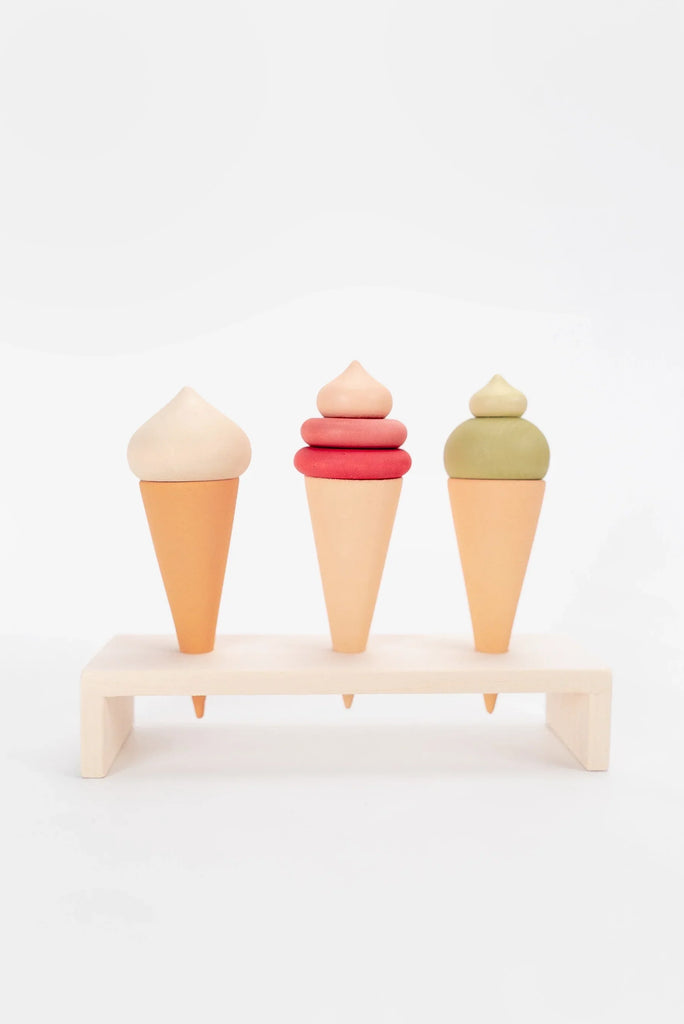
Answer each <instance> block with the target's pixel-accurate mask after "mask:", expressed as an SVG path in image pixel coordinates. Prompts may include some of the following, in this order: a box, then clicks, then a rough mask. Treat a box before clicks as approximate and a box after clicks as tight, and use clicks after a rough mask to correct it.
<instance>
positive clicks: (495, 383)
mask: <svg viewBox="0 0 684 1024" xmlns="http://www.w3.org/2000/svg"><path fill="white" fill-rule="evenodd" d="M526 409H527V399H526V398H525V396H524V395H523V393H522V392H521V391H517V390H516V388H513V387H511V385H510V384H509V383H508V382H507V381H505V380H504V378H503V377H500V376H499V375H498V374H497V375H496V376H495V377H492V379H491V380H490V381H489V383H488V384H487V385H486V386H485V387H483V388H482V389H481V390H480V391H478V392H477V393H476V394H474V395H473V397H472V398H471V399H470V411H471V412H472V414H473V419H470V420H466V421H465V423H461V425H460V426H458V427H456V429H455V430H453V431H452V432H451V434H450V435H449V437H448V438H447V442H446V445H445V446H444V466H445V469H446V471H447V473H448V474H449V476H450V477H452V479H461V480H541V479H543V477H544V476H545V475H546V472H547V470H548V468H549V458H550V456H549V446H548V443H547V441H546V438H545V437H544V435H543V434H542V432H541V430H539V429H538V428H537V427H535V425H534V424H533V423H530V422H529V420H525V419H523V418H522V417H523V413H524V412H525V410H526Z"/></svg>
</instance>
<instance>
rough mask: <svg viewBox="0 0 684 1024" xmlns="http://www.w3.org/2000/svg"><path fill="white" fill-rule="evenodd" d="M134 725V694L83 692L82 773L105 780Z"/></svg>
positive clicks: (87, 777)
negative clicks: (103, 694)
mask: <svg viewBox="0 0 684 1024" xmlns="http://www.w3.org/2000/svg"><path fill="white" fill-rule="evenodd" d="M132 727H133V697H102V696H100V695H99V694H92V693H88V692H87V691H86V690H84V689H82V691H81V775H82V776H83V778H84V779H102V778H104V776H105V775H106V774H107V772H108V771H109V769H110V768H111V766H112V764H113V763H114V761H115V759H116V756H117V754H118V753H119V751H120V750H121V747H122V746H123V745H124V743H125V742H126V738H127V737H128V734H129V733H130V731H131V729H132Z"/></svg>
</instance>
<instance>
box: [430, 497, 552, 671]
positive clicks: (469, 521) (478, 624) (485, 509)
mask: <svg viewBox="0 0 684 1024" xmlns="http://www.w3.org/2000/svg"><path fill="white" fill-rule="evenodd" d="M545 486H546V485H545V483H544V481H543V480H457V479H452V480H449V499H450V501H451V512H452V515H453V519H454V527H455V529H456V537H457V540H458V550H459V554H460V556H461V566H462V568H463V576H464V578H465V585H466V591H467V594H468V604H469V606H470V617H471V620H472V624H473V635H474V638H475V648H476V650H478V651H484V652H485V653H487V654H502V653H503V652H504V651H507V650H508V645H509V643H510V639H511V632H512V630H513V620H514V619H515V613H516V611H517V608H518V599H519V597H520V591H521V590H522V585H523V580H524V578H525V572H526V570H527V562H528V559H529V557H530V551H531V550H532V542H533V540H534V535H535V532H536V529H537V520H538V519H539V510H540V509H541V504H542V499H543V497H544V488H545Z"/></svg>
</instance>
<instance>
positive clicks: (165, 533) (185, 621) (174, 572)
mask: <svg viewBox="0 0 684 1024" xmlns="http://www.w3.org/2000/svg"><path fill="white" fill-rule="evenodd" d="M251 454H252V453H251V448H250V444H249V439H248V438H247V435H246V434H245V433H244V431H243V430H241V429H240V427H238V425H237V424H236V423H233V421H232V420H230V419H228V417H227V416H224V415H223V413H221V412H219V411H218V409H215V408H214V407H213V406H211V405H209V403H208V402H205V401H204V399H203V398H201V397H200V395H198V394H197V392H196V391H193V389H192V388H183V389H182V391H180V392H179V393H178V394H177V395H176V397H175V398H174V399H173V400H172V401H171V402H169V403H168V405H165V406H164V408H163V409H160V411H159V412H158V413H156V414H155V415H154V416H153V417H152V418H151V419H149V420H148V421H147V422H146V423H144V424H143V425H142V427H140V429H139V430H137V431H136V432H135V434H134V435H133V437H132V438H131V440H130V443H129V445H128V463H129V465H130V467H131V469H132V470H133V472H134V473H135V475H136V476H137V477H138V479H139V480H140V491H141V494H142V499H143V504H144V506H145V512H146V514H147V521H148V523H149V527H150V532H151V534H152V541H153V544H154V550H155V553H156V555H157V561H158V562H159V568H160V570H161V575H162V580H163V582H164V589H165V590H166V596H167V598H168V601H169V605H170V607H171V614H172V616H173V621H174V625H175V627H176V636H177V638H178V646H179V648H180V650H181V651H182V652H183V653H184V654H206V653H208V652H209V651H212V650H213V649H214V643H215V640H216V622H217V619H218V612H219V605H220V603H221V593H222V590H223V579H224V576H225V571H226V562H227V559H228V549H229V546H230V538H231V533H232V529H233V517H234V515H235V504H236V501H237V492H238V484H239V478H240V476H241V474H242V473H244V471H245V470H246V469H247V467H248V465H249V462H250V459H251ZM192 700H193V705H194V707H195V714H196V715H197V717H198V718H201V717H202V715H203V714H204V703H205V697H204V696H203V695H197V696H195V697H193V698H192Z"/></svg>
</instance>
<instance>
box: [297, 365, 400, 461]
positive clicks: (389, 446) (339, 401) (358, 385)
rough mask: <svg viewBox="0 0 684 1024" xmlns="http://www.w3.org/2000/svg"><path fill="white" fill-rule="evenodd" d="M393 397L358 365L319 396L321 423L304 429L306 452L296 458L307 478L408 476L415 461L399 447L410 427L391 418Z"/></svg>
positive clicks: (307, 423) (315, 421) (317, 420)
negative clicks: (407, 427)
mask: <svg viewBox="0 0 684 1024" xmlns="http://www.w3.org/2000/svg"><path fill="white" fill-rule="evenodd" d="M391 408H392V395H391V394H390V392H389V391H388V390H387V388H386V387H385V386H384V385H383V384H380V382H379V381H377V380H375V379H374V378H373V377H371V375H370V374H369V373H367V372H366V371H365V370H364V368H363V367H362V366H361V363H358V362H353V363H350V365H349V366H348V367H347V369H346V370H345V371H344V373H342V374H340V376H339V377H336V378H335V380H333V381H331V382H330V383H329V384H326V385H325V387H323V388H321V390H320V391H319V393H318V409H319V412H321V413H322V417H321V418H314V419H309V420H306V421H305V422H304V424H303V425H302V438H303V439H304V441H306V442H307V444H308V446H309V447H307V448H301V449H300V450H299V451H298V452H297V454H296V455H295V459H294V464H295V468H296V469H298V470H299V472H300V473H303V474H304V475H305V476H311V477H322V478H325V479H328V480H395V479H397V478H398V477H401V476H403V475H404V474H405V473H407V472H408V470H409V468H410V466H411V456H410V455H409V454H408V452H405V451H404V450H403V448H401V447H400V445H402V444H403V443H404V441H405V440H406V427H405V426H404V425H403V423H400V422H399V420H389V419H387V418H386V417H387V414H388V413H389V412H390V410H391Z"/></svg>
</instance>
